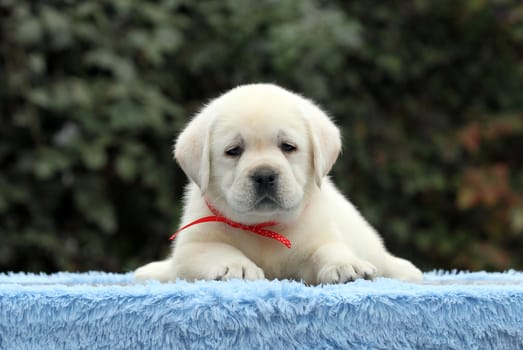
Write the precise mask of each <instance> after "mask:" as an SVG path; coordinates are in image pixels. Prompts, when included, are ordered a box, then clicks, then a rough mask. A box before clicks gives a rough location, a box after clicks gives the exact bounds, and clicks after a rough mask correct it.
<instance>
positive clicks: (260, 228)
mask: <svg viewBox="0 0 523 350" xmlns="http://www.w3.org/2000/svg"><path fill="white" fill-rule="evenodd" d="M205 203H206V204H207V207H208V208H209V210H210V211H211V212H212V213H213V214H214V215H211V216H205V217H203V218H199V219H197V220H194V221H193V222H190V223H188V224H187V225H185V226H183V227H181V228H179V229H178V230H177V231H176V232H175V233H173V235H172V236H171V237H170V238H169V240H171V241H172V240H173V239H175V238H176V235H178V233H180V232H181V231H183V230H185V229H186V228H189V227H191V226H193V225H197V224H203V223H205V222H223V223H225V224H227V225H229V226H231V227H234V228H239V229H240V230H244V231H249V232H252V233H256V234H257V235H260V236H264V237H269V238H272V239H275V240H277V241H278V242H280V243H281V244H283V245H284V246H286V247H287V248H290V247H291V241H289V240H288V239H287V237H285V236H284V235H281V234H279V233H278V232H274V231H271V230H267V229H265V227H269V226H275V225H278V222H276V221H266V222H262V223H259V224H256V225H245V224H242V223H239V222H236V221H232V220H230V219H228V218H226V217H225V216H223V215H222V214H221V213H220V212H219V211H218V210H217V209H216V208H215V207H213V206H212V205H211V204H210V203H209V202H207V201H205Z"/></svg>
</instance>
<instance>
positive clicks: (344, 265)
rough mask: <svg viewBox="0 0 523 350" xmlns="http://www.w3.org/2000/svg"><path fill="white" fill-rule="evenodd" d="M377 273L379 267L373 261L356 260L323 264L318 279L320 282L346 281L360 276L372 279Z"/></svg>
mask: <svg viewBox="0 0 523 350" xmlns="http://www.w3.org/2000/svg"><path fill="white" fill-rule="evenodd" d="M376 273H377V269H376V268H375V267H374V266H373V265H372V264H371V263H369V262H366V261H364V260H354V261H351V262H341V263H331V264H327V265H325V266H323V267H322V268H321V269H320V271H319V272H318V277H317V280H318V283H320V284H334V283H346V282H350V281H354V280H356V279H358V278H364V279H366V280H372V279H374V277H375V276H376Z"/></svg>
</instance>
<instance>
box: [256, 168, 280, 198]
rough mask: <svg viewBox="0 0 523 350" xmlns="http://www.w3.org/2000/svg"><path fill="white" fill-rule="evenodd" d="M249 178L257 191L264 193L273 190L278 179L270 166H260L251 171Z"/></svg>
mask: <svg viewBox="0 0 523 350" xmlns="http://www.w3.org/2000/svg"><path fill="white" fill-rule="evenodd" d="M251 179H252V181H253V183H254V186H255V187H256V190H257V191H258V193H266V192H268V191H272V190H274V187H275V185H276V182H277V181H278V173H277V172H275V171H274V169H272V168H268V167H260V168H258V169H256V170H255V171H254V172H253V173H252V175H251Z"/></svg>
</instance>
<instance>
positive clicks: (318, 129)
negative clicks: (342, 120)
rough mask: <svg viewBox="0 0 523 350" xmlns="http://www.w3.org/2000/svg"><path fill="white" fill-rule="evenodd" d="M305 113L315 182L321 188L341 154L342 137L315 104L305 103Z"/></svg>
mask: <svg viewBox="0 0 523 350" xmlns="http://www.w3.org/2000/svg"><path fill="white" fill-rule="evenodd" d="M303 113H304V115H305V118H306V119H307V122H308V127H309V133H310V140H311V145H312V156H313V165H314V180H315V182H316V185H317V186H318V187H321V181H322V179H323V178H324V177H325V175H327V174H328V173H329V171H330V170H331V168H332V166H333V165H334V162H335V161H336V159H337V158H338V155H339V154H340V151H341V135H340V131H339V129H338V127H337V126H336V125H335V124H334V122H333V121H332V120H331V119H330V118H329V117H328V116H327V114H325V112H323V111H322V110H321V109H320V108H319V107H317V106H316V105H315V104H314V103H312V102H310V101H305V104H304V108H303Z"/></svg>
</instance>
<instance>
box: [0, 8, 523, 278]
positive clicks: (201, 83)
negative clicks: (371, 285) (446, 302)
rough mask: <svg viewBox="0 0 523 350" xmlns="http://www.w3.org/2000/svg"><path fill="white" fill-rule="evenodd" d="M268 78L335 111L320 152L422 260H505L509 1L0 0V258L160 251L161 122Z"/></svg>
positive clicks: (394, 241)
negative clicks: (327, 148)
mask: <svg viewBox="0 0 523 350" xmlns="http://www.w3.org/2000/svg"><path fill="white" fill-rule="evenodd" d="M247 82H275V83H278V84H281V85H283V86H285V87H287V88H290V89H292V90H294V91H297V92H300V93H302V94H304V95H306V96H308V97H310V98H312V99H314V100H316V101H318V102H319V103H320V104H321V105H322V106H323V107H324V108H325V109H326V110H328V111H329V112H330V114H331V115H333V116H334V117H335V119H336V120H337V121H338V123H339V124H340V125H341V126H342V128H343V133H344V154H343V156H342V158H341V159H340V160H339V162H338V163H337V164H336V167H335V169H334V171H333V177H334V179H335V181H336V182H337V183H338V184H339V186H340V187H341V188H342V189H343V191H344V192H345V193H346V194H347V195H348V196H349V197H350V198H351V199H352V201H353V202H355V203H356V205H357V206H359V207H360V209H361V210H362V212H363V213H364V215H365V216H366V217H367V218H368V219H369V220H370V221H371V222H372V223H373V224H374V225H375V226H376V227H377V228H378V229H379V230H380V232H381V233H382V234H383V236H384V237H385V240H386V243H387V245H388V246H389V248H390V249H391V250H392V251H393V252H394V253H396V254H398V255H401V256H406V257H408V258H411V259H413V260H414V262H415V263H416V264H418V265H420V266H421V267H422V268H424V269H432V268H464V269H473V270H475V269H501V270H502V269H507V268H517V269H521V268H523V254H522V249H523V195H522V190H523V157H522V149H523V5H521V2H520V1H516V0H515V1H510V0H498V1H494V0H493V1H488V0H483V1H482V0H464V1H451V0H441V1H431V0H409V1H399V0H398V1H372V0H361V1H341V0H340V1H313V0H303V1H291V0H282V1H270V0H266V1H251V0H247V1H236V0H225V1H182V0H180V1H176V0H157V1H139V0H113V1H109V0H106V1H103V0H102V1H65V0H64V1H41V2H39V1H28V0H0V108H1V109H0V270H4V271H5V270H25V271H47V272H50V271H56V270H81V271H83V270H90V269H96V270H107V271H126V270H130V269H133V268H135V267H137V266H138V265H140V264H142V263H145V262H148V261H150V260H152V259H157V258H162V257H163V256H165V255H166V254H167V252H168V249H169V242H168V241H167V237H169V235H170V233H171V232H172V231H173V230H174V229H175V228H176V226H177V224H178V215H179V212H180V197H181V194H182V189H183V185H184V184H185V181H186V180H185V176H184V175H183V174H182V172H181V171H180V170H179V169H178V167H177V166H176V165H175V163H174V161H172V157H171V146H172V141H173V137H174V136H175V135H176V134H177V132H179V130H180V128H181V127H182V126H183V125H184V124H185V123H186V122H187V120H188V119H189V118H190V117H191V115H192V114H194V113H195V111H197V109H198V108H199V107H200V106H201V105H202V104H203V103H205V102H206V101H207V100H209V99H210V98H212V97H214V96H216V95H217V94H219V93H221V92H223V91H225V90H227V89H229V88H231V87H233V86H235V85H237V84H241V83H247Z"/></svg>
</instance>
